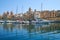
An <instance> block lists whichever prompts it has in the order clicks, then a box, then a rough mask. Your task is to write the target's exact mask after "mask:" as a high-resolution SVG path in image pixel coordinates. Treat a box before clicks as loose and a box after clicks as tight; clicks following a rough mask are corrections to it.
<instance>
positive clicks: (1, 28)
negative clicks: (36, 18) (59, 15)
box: [0, 23, 60, 40]
mask: <svg viewBox="0 0 60 40" xmlns="http://www.w3.org/2000/svg"><path fill="white" fill-rule="evenodd" d="M0 40H60V23H49V24H7V23H4V24H0Z"/></svg>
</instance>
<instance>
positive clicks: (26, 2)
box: [0, 0, 60, 14]
mask: <svg viewBox="0 0 60 40" xmlns="http://www.w3.org/2000/svg"><path fill="white" fill-rule="evenodd" d="M41 3H43V8H42V10H59V9H60V0H0V14H3V12H5V11H13V12H14V13H16V9H17V5H18V13H21V12H22V9H23V12H26V11H27V10H28V8H29V7H31V8H32V10H34V9H36V10H41ZM22 6H23V8H22Z"/></svg>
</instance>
